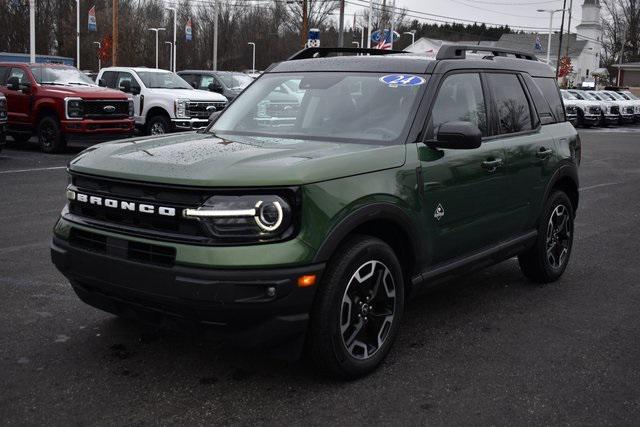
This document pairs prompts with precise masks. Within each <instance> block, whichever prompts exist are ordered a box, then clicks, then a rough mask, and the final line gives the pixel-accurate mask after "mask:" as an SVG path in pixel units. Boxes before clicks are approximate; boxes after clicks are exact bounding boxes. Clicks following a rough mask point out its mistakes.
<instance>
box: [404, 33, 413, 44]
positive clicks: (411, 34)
mask: <svg viewBox="0 0 640 427" xmlns="http://www.w3.org/2000/svg"><path fill="white" fill-rule="evenodd" d="M405 34H409V35H410V36H411V44H415V43H416V30H413V31H407V32H406V33H402V35H405Z"/></svg>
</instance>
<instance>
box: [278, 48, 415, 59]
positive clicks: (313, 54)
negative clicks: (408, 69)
mask: <svg viewBox="0 0 640 427" xmlns="http://www.w3.org/2000/svg"><path fill="white" fill-rule="evenodd" d="M330 53H361V54H367V55H390V54H393V53H408V52H405V51H403V50H384V49H366V48H361V47H308V48H306V49H302V50H301V51H299V52H296V53H294V54H293V55H292V56H291V57H289V58H288V59H287V61H295V60H297V59H310V58H325V57H327V56H329V54H330Z"/></svg>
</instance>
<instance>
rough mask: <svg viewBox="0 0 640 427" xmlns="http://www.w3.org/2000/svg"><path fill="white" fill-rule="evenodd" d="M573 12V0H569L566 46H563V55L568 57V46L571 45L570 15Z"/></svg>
mask: <svg viewBox="0 0 640 427" xmlns="http://www.w3.org/2000/svg"><path fill="white" fill-rule="evenodd" d="M572 14H573V0H569V24H568V28H567V46H565V48H564V56H566V57H569V47H570V46H571V15H572Z"/></svg>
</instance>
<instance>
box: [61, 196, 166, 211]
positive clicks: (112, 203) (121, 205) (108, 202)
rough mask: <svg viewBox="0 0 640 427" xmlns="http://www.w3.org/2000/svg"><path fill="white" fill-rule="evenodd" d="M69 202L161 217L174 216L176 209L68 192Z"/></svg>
mask: <svg viewBox="0 0 640 427" xmlns="http://www.w3.org/2000/svg"><path fill="white" fill-rule="evenodd" d="M67 197H68V198H69V200H76V201H78V202H80V203H87V204H90V205H95V206H106V207H108V208H112V209H120V210H123V211H132V212H136V211H137V212H141V213H145V214H158V215H162V216H176V209H175V208H171V207H167V206H154V205H149V204H145V203H136V202H126V201H124V200H116V199H107V198H104V197H99V196H90V195H88V194H83V193H77V192H75V191H68V192H67Z"/></svg>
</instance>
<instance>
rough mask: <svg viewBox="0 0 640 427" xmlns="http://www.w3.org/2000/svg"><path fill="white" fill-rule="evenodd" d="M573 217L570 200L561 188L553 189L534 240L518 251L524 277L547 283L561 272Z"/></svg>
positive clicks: (570, 244) (570, 243) (567, 254)
mask: <svg viewBox="0 0 640 427" xmlns="http://www.w3.org/2000/svg"><path fill="white" fill-rule="evenodd" d="M565 218H566V223H565V222H564V221H565ZM573 220H574V212H573V205H572V204H571V200H569V197H568V196H567V195H566V194H565V193H564V192H562V191H554V192H553V193H552V194H551V196H550V197H549V199H548V200H547V203H546V205H545V208H544V214H543V215H542V219H541V221H540V225H539V226H538V237H537V239H536V242H535V244H534V245H533V246H532V247H531V248H530V249H528V250H527V251H525V252H523V253H521V254H520V255H518V262H519V264H520V269H521V270H522V273H523V274H524V275H525V276H526V277H528V278H529V279H531V280H533V281H535V282H538V283H551V282H555V281H556V280H558V279H559V278H560V276H562V274H563V273H564V271H565V269H566V268H567V264H568V263H569V258H570V257H571V249H572V247H573Z"/></svg>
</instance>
